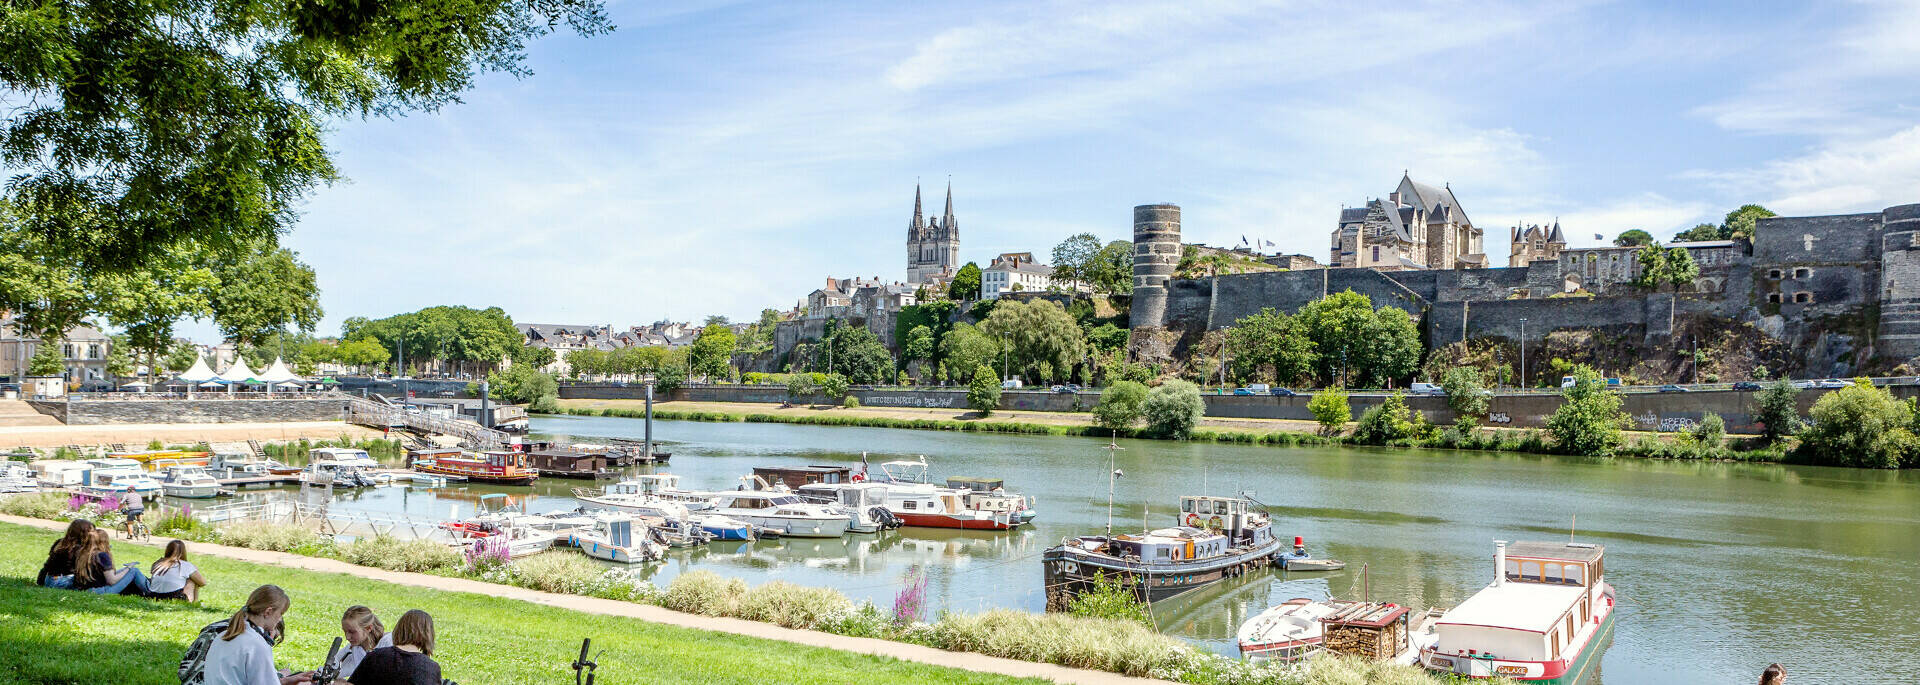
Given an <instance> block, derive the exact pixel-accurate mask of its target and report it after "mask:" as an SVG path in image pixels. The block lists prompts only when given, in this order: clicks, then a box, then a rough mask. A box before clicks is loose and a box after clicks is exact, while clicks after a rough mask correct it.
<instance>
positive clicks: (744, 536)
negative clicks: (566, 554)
mask: <svg viewBox="0 0 1920 685" xmlns="http://www.w3.org/2000/svg"><path fill="white" fill-rule="evenodd" d="M678 484H679V477H678V476H674V475H672V474H665V473H661V474H651V475H645V476H640V477H638V478H634V479H632V480H624V481H620V482H618V483H611V484H608V485H607V486H606V487H603V488H600V489H598V490H593V489H589V488H574V489H573V497H574V499H577V500H580V501H581V502H584V503H586V506H587V507H588V508H593V509H610V510H614V511H623V512H628V513H633V514H639V515H641V516H655V517H659V518H662V519H668V520H681V519H685V520H688V521H690V522H691V523H692V524H693V526H694V527H696V528H698V529H699V530H701V531H702V532H704V533H706V535H707V536H708V537H709V538H711V539H714V540H752V539H753V538H754V533H753V525H752V524H749V523H747V522H745V521H740V520H737V519H733V518H730V517H726V516H721V515H719V514H715V513H712V512H711V511H707V510H708V509H711V508H712V506H713V503H712V502H711V501H710V500H709V499H708V496H705V495H699V494H696V493H692V492H688V491H685V490H680V489H678V487H676V486H677V485H678Z"/></svg>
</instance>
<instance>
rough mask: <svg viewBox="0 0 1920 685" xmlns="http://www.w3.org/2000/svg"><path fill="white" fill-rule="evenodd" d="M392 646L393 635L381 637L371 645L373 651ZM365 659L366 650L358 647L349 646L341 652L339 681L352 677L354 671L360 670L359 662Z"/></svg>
mask: <svg viewBox="0 0 1920 685" xmlns="http://www.w3.org/2000/svg"><path fill="white" fill-rule="evenodd" d="M392 646H393V633H387V634H385V635H381V636H380V641H378V642H375V643H373V648H374V649H379V648H381V647H392ZM365 658H367V649H366V648H365V647H361V646H360V645H350V646H348V647H347V648H346V649H343V650H341V651H340V656H339V657H338V660H339V662H340V679H341V680H346V679H347V678H351V677H353V672H354V670H356V669H358V668H360V661H361V660H362V659H365Z"/></svg>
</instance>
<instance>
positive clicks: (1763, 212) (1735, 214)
mask: <svg viewBox="0 0 1920 685" xmlns="http://www.w3.org/2000/svg"><path fill="white" fill-rule="evenodd" d="M1775 216H1779V215H1778V214H1774V213H1773V210H1770V209H1767V208H1766V207H1762V206H1760V205H1741V206H1740V208H1739V209H1736V210H1733V211H1731V212H1727V218H1726V220H1724V221H1722V222H1721V223H1720V237H1721V238H1722V239H1731V238H1752V237H1753V227H1754V223H1755V222H1757V221H1759V220H1760V219H1765V218H1768V217H1775Z"/></svg>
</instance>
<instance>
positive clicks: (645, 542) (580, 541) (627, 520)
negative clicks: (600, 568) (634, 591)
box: [567, 515, 667, 564]
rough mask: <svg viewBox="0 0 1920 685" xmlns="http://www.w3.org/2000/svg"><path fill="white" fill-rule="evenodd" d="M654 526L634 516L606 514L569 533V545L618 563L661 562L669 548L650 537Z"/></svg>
mask: <svg viewBox="0 0 1920 685" xmlns="http://www.w3.org/2000/svg"><path fill="white" fill-rule="evenodd" d="M650 537H651V529H649V528H648V527H647V525H646V524H645V523H642V522H640V521H637V520H635V519H634V517H632V516H621V515H614V516H603V517H600V518H599V519H598V520H597V521H595V522H594V524H593V527H591V528H575V529H573V530H571V531H569V532H568V533H567V544H570V545H573V546H574V547H578V548H580V551H581V552H582V553H584V554H586V555H587V556H590V557H593V558H595V559H600V560H602V561H611V562H613V563H616V564H637V563H640V562H645V561H659V560H660V559H661V558H662V557H665V556H666V552H667V548H666V546H665V545H662V544H660V543H658V542H654V541H653V540H651V539H649V538H650Z"/></svg>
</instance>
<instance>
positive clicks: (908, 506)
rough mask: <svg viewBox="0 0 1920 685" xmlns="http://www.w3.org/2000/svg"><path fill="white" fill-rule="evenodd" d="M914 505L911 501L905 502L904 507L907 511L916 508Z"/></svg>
mask: <svg viewBox="0 0 1920 685" xmlns="http://www.w3.org/2000/svg"><path fill="white" fill-rule="evenodd" d="M914 505H915V502H914V501H913V500H907V501H906V502H905V504H904V506H905V507H906V508H908V509H914V508H916V507H915V506H914Z"/></svg>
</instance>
